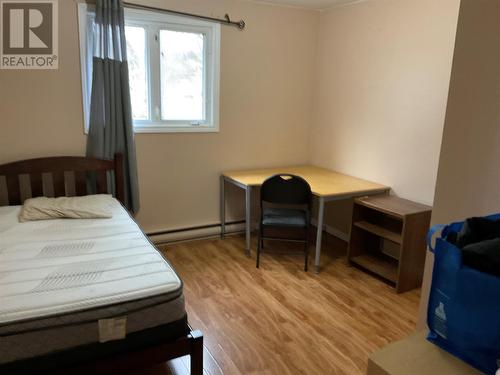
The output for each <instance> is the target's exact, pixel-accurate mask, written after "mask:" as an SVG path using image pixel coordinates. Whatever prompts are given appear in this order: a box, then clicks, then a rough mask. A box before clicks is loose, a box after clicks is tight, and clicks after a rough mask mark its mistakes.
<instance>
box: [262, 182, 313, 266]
mask: <svg viewBox="0 0 500 375" xmlns="http://www.w3.org/2000/svg"><path fill="white" fill-rule="evenodd" d="M260 211H261V216H260V225H259V242H258V246H257V268H259V263H260V252H261V250H262V249H263V248H264V240H277V241H289V242H299V243H303V244H304V254H305V265H304V271H306V272H307V261H308V249H309V241H308V238H309V236H308V234H309V222H310V211H311V187H310V186H309V184H308V183H307V181H306V180H304V179H303V178H302V177H299V176H294V175H290V174H279V175H275V176H272V177H270V178H268V179H267V180H266V181H264V183H263V184H262V187H261V189H260ZM271 227H275V228H276V227H281V228H297V229H302V230H303V235H304V237H303V239H291V238H282V237H267V236H265V235H264V229H267V228H271Z"/></svg>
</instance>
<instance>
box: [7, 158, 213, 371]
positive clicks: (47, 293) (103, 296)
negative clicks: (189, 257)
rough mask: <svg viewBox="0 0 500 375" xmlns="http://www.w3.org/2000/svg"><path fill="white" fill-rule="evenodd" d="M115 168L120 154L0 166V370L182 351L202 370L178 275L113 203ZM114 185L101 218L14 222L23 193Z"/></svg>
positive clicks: (152, 358)
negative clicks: (106, 214) (105, 214)
mask: <svg viewBox="0 0 500 375" xmlns="http://www.w3.org/2000/svg"><path fill="white" fill-rule="evenodd" d="M121 172H122V158H121V156H120V155H116V157H115V159H114V160H100V159H90V158H82V157H51V158H42V159H32V160H25V161H20V162H14V163H10V164H5V165H0V193H1V194H2V195H0V199H1V200H3V202H4V203H3V204H2V201H1V200H0V301H1V303H0V373H8V374H32V373H64V374H68V373H75V374H78V373H88V372H90V371H92V372H93V373H97V374H99V373H109V372H111V371H113V372H114V371H120V372H122V371H123V372H126V371H130V370H138V369H142V368H145V367H149V366H153V365H155V364H159V363H162V362H165V361H167V360H170V359H173V358H177V357H181V356H184V355H190V356H191V373H192V374H202V372H203V336H202V334H201V333H200V332H199V331H192V330H191V328H190V327H189V325H188V323H187V316H186V312H185V308H184V297H183V293H182V281H181V280H180V278H179V277H178V276H177V274H176V273H175V270H174V269H173V268H172V266H171V265H170V264H169V263H168V261H167V260H166V259H165V258H164V257H163V256H162V254H161V253H160V252H159V251H157V250H156V248H155V247H154V246H153V245H152V243H151V242H150V241H149V240H148V238H147V237H146V235H145V234H144V233H143V232H142V231H141V230H140V228H139V227H138V225H137V224H136V223H135V221H134V220H133V219H132V217H131V216H130V215H129V213H128V212H127V211H126V210H125V209H124V207H123V206H122V205H121V203H120V201H123V175H122V173H121ZM89 181H92V183H90V184H89ZM92 184H93V185H94V186H92ZM113 184H114V186H115V189H114V190H115V192H116V193H115V196H116V199H110V206H109V208H110V210H111V211H112V213H113V217H112V218H110V219H55V220H44V221H34V222H27V223H19V220H18V215H19V211H20V209H21V204H22V203H23V201H24V200H25V199H26V198H29V197H37V196H55V197H58V196H71V195H77V196H83V195H86V194H87V189H88V188H90V190H92V191H93V192H95V193H99V194H106V193H108V192H110V191H111V189H109V186H112V185H113Z"/></svg>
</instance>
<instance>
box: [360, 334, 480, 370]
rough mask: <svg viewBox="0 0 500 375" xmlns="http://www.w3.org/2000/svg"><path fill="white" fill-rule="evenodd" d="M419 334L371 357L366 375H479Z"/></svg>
mask: <svg viewBox="0 0 500 375" xmlns="http://www.w3.org/2000/svg"><path fill="white" fill-rule="evenodd" d="M425 337H426V333H425V332H419V333H416V334H413V335H412V336H410V337H408V338H406V339H404V340H401V341H398V342H395V343H392V344H390V345H389V346H387V347H385V348H383V349H380V350H379V351H377V352H375V353H373V354H372V355H371V356H370V358H369V360H368V372H367V374H368V375H422V374H439V375H480V374H482V372H480V371H478V370H476V369H474V368H472V367H471V366H469V365H468V364H467V363H465V362H463V361H461V360H460V359H458V358H456V357H454V356H452V355H451V354H449V353H447V352H445V351H444V350H442V349H441V348H439V347H437V346H436V345H434V344H432V343H430V342H429V341H427V340H426V338H425Z"/></svg>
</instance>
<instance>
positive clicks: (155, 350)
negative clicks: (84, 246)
mask: <svg viewBox="0 0 500 375" xmlns="http://www.w3.org/2000/svg"><path fill="white" fill-rule="evenodd" d="M108 172H113V173H112V176H113V178H114V185H115V197H116V198H117V199H118V200H119V201H120V202H122V204H123V203H124V180H123V156H122V155H121V154H116V155H115V158H114V160H103V159H93V158H85V157H72V156H63V157H48V158H40V159H30V160H22V161H17V162H13V163H9V164H4V165H0V199H1V197H2V195H1V194H2V193H4V196H5V197H6V198H7V204H2V203H1V201H0V206H2V205H9V206H12V205H19V204H22V203H23V202H24V200H26V199H27V198H30V197H40V196H53V197H60V196H71V195H77V196H83V195H87V194H89V193H88V192H87V185H88V184H87V177H88V176H91V175H93V176H94V179H95V185H96V186H95V191H96V192H97V193H99V194H106V193H108V194H110V193H111V189H110V188H109V186H108V178H107V174H108ZM26 175H28V176H29V179H28V180H26ZM49 175H50V176H51V178H49ZM71 176H72V177H71ZM2 177H4V178H5V183H4V184H2ZM28 181H29V182H28ZM50 181H51V182H50ZM2 185H3V186H5V187H6V191H5V192H4V191H2V190H4V188H2ZM28 186H29V187H28ZM50 191H52V192H50ZM5 193H6V194H5ZM186 332H189V333H188V334H187V335H186V336H182V337H180V338H177V339H176V340H174V341H165V342H161V343H158V344H156V345H154V346H150V347H147V348H142V349H140V350H135V351H127V352H123V353H121V354H120V355H116V356H113V357H110V358H106V359H100V360H96V361H94V362H90V363H85V364H83V365H81V364H79V365H78V367H74V368H71V369H67V368H65V369H61V370H60V371H61V374H62V373H64V374H68V373H71V374H89V373H93V374H110V373H117V372H118V373H122V372H126V371H130V370H140V369H144V368H145V367H149V366H154V365H156V364H161V363H164V362H166V361H169V360H171V359H174V358H178V357H183V356H186V355H190V357H191V374H193V375H202V374H203V335H202V333H201V332H200V331H193V330H192V329H191V328H190V327H189V326H187V327H186Z"/></svg>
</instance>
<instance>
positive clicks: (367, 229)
mask: <svg viewBox="0 0 500 375" xmlns="http://www.w3.org/2000/svg"><path fill="white" fill-rule="evenodd" d="M431 210H432V208H431V207H429V206H426V205H422V204H419V203H415V202H412V201H408V200H406V199H402V198H397V197H394V196H388V195H383V196H371V197H364V198H358V199H355V200H354V210H353V217H352V226H351V235H350V241H349V250H348V255H347V259H348V262H349V263H350V264H352V265H355V266H358V267H360V268H362V269H365V270H367V271H369V272H371V273H373V274H376V275H378V276H380V277H381V278H383V279H385V280H387V281H388V282H389V283H391V284H392V285H394V286H395V288H396V291H397V292H398V293H402V292H405V291H408V290H411V289H414V288H417V287H419V286H420V285H421V284H422V276H423V270H424V263H425V254H426V242H425V238H426V234H427V231H428V230H429V225H430V218H431ZM389 249H390V251H389Z"/></svg>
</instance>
